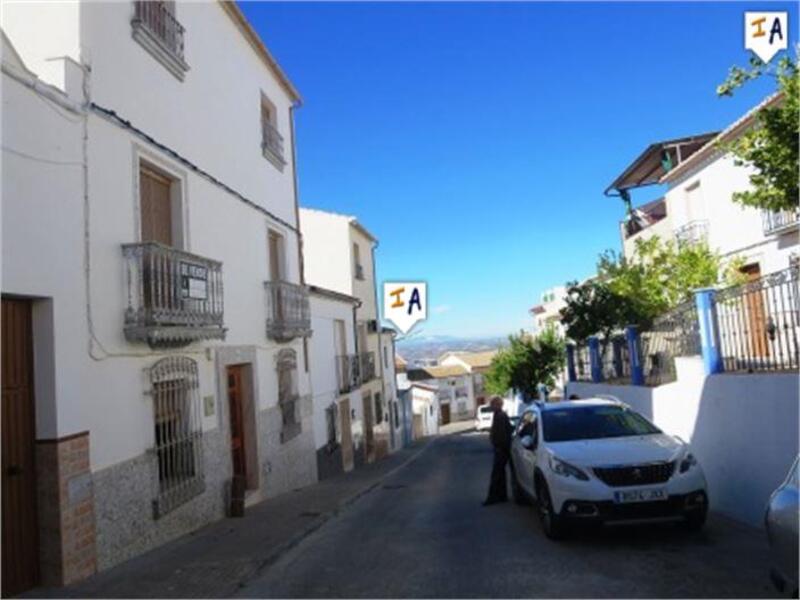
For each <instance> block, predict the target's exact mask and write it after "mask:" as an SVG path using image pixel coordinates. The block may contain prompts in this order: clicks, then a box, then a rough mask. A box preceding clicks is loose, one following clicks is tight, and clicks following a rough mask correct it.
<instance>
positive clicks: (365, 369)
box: [359, 352, 375, 383]
mask: <svg viewBox="0 0 800 600" xmlns="http://www.w3.org/2000/svg"><path fill="white" fill-rule="evenodd" d="M359 362H360V369H361V383H367V382H368V381H372V380H373V379H375V353H374V352H362V353H361V354H359Z"/></svg>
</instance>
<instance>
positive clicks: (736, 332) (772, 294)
mask: <svg viewBox="0 0 800 600" xmlns="http://www.w3.org/2000/svg"><path fill="white" fill-rule="evenodd" d="M799 272H800V267H798V266H797V265H794V266H792V267H789V268H788V269H784V270H782V271H777V272H775V273H771V274H769V275H765V276H763V277H760V278H758V279H756V280H754V281H751V282H748V283H745V284H743V285H738V286H732V287H729V288H726V289H723V290H720V291H719V292H717V295H716V305H717V325H718V327H719V337H720V349H721V353H722V359H723V364H724V366H725V370H726V371H747V372H750V373H752V372H754V371H781V370H791V369H797V368H798V366H799V365H800V360H799V355H800V353H799V352H798V334H799V333H800V293H798V279H800V278H799V277H798V273H799Z"/></svg>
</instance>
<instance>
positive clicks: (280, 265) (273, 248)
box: [267, 229, 285, 281]
mask: <svg viewBox="0 0 800 600" xmlns="http://www.w3.org/2000/svg"><path fill="white" fill-rule="evenodd" d="M267 238H268V242H267V244H268V252H269V280H270V281H284V279H285V269H284V265H285V263H284V257H285V253H284V241H283V236H282V235H281V234H280V233H278V232H277V231H274V230H272V229H270V230H269V232H268V234H267Z"/></svg>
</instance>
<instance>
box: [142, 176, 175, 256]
mask: <svg viewBox="0 0 800 600" xmlns="http://www.w3.org/2000/svg"><path fill="white" fill-rule="evenodd" d="M170 187H171V182H170V180H169V178H167V177H164V176H163V175H159V174H158V173H156V172H154V171H151V170H149V169H145V168H142V169H141V170H140V171H139V196H140V203H141V222H142V241H143V242H158V243H160V244H164V245H165V246H172V245H173V239H172V200H171V198H170Z"/></svg>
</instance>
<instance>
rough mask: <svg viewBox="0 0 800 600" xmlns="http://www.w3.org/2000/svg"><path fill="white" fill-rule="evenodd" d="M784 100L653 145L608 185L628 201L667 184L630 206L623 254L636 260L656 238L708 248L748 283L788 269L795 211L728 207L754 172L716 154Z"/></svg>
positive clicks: (794, 249)
mask: <svg viewBox="0 0 800 600" xmlns="http://www.w3.org/2000/svg"><path fill="white" fill-rule="evenodd" d="M782 101H783V99H782V96H781V95H780V94H775V95H773V96H770V97H768V98H766V99H765V100H764V101H763V102H762V103H761V104H759V105H758V106H756V107H754V108H753V109H752V110H751V111H749V112H748V113H746V114H745V115H743V116H742V117H741V118H740V119H738V120H737V121H736V122H734V123H732V124H731V125H730V126H728V127H727V128H725V129H724V130H723V131H721V132H714V133H707V134H702V135H696V136H690V137H687V138H681V139H678V140H668V141H664V142H657V143H654V144H651V145H650V146H649V147H648V148H647V149H646V150H645V152H644V153H642V155H640V156H639V157H638V158H637V159H636V160H635V161H634V162H633V163H632V164H631V165H630V166H629V167H628V168H627V169H626V170H625V172H623V173H622V175H620V176H619V177H618V178H617V180H616V181H615V182H614V184H612V186H611V188H610V189H613V190H616V193H621V194H623V195H627V196H628V197H630V192H629V190H632V189H634V188H637V187H641V186H646V185H654V184H662V185H666V186H667V191H666V193H665V194H664V196H663V197H662V198H659V199H657V200H654V201H651V202H648V203H647V204H644V205H642V206H640V207H638V208H636V209H633V210H632V211H631V215H630V216H629V218H628V220H627V221H625V222H623V223H622V224H621V232H622V238H623V250H624V253H625V256H626V257H628V258H633V257H634V256H635V245H636V241H637V240H640V239H641V240H645V239H649V238H651V237H653V236H654V235H658V236H659V237H660V238H661V239H663V240H672V241H673V242H674V243H676V244H679V245H680V244H692V243H700V242H702V243H706V244H708V246H709V248H711V249H712V250H714V251H716V252H718V253H719V254H720V255H721V256H722V258H723V261H724V262H725V263H726V264H734V265H736V266H737V267H738V268H739V269H740V270H741V271H742V272H743V273H744V274H745V275H746V276H747V277H748V278H749V279H757V278H758V277H760V276H761V275H764V274H768V273H774V272H776V271H780V270H782V269H786V268H788V267H789V266H790V261H791V260H792V257H793V256H797V255H798V247H799V246H798V244H799V243H800V238H799V237H798V235H799V233H798V231H799V230H800V212H798V211H797V210H794V211H782V212H770V211H762V210H759V209H757V208H753V207H745V206H742V205H740V204H738V203H736V202H734V201H733V194H734V192H738V191H744V190H747V189H749V188H750V187H751V183H750V176H751V175H752V174H753V172H754V171H753V168H752V167H749V166H746V165H737V164H736V161H735V159H734V157H733V155H731V154H730V153H728V152H726V151H724V150H723V149H721V146H722V145H724V144H725V143H726V142H730V141H731V140H733V139H736V138H737V137H738V136H739V135H741V134H742V133H743V132H744V131H747V130H748V129H749V128H751V127H753V126H754V124H755V123H756V119H757V116H758V113H759V111H760V110H762V109H764V108H766V107H770V106H774V105H776V104H777V103H779V102H782Z"/></svg>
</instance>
